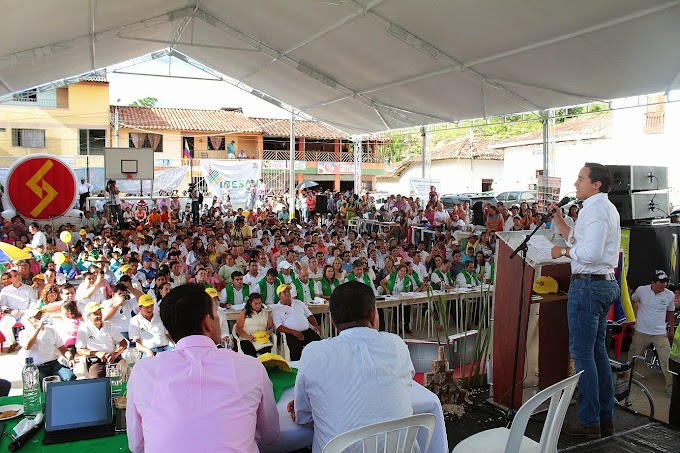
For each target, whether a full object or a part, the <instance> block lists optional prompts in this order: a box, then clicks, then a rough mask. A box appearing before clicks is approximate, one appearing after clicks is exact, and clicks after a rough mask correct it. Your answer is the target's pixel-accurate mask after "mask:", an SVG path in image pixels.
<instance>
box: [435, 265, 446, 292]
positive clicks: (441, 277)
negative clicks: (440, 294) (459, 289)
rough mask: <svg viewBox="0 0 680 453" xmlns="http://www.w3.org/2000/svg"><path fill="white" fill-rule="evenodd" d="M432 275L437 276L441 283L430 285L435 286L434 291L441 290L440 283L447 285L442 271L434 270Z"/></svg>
mask: <svg viewBox="0 0 680 453" xmlns="http://www.w3.org/2000/svg"><path fill="white" fill-rule="evenodd" d="M434 273H435V274H437V275H438V276H439V280H440V281H441V283H434V282H432V284H433V285H434V286H435V288H436V289H442V283H443V284H445V285H446V284H449V282H448V281H447V280H446V277H445V276H444V274H443V273H442V271H440V270H439V269H435V270H434Z"/></svg>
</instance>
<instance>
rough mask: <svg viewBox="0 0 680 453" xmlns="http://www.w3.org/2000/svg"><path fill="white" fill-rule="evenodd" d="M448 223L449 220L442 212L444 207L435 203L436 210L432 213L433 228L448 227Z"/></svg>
mask: <svg viewBox="0 0 680 453" xmlns="http://www.w3.org/2000/svg"><path fill="white" fill-rule="evenodd" d="M450 222H451V218H450V217H449V214H448V213H447V212H446V211H445V210H444V205H443V204H441V203H437V210H436V211H435V212H434V226H442V225H448V224H449V223H450Z"/></svg>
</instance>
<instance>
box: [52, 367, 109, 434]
mask: <svg viewBox="0 0 680 453" xmlns="http://www.w3.org/2000/svg"><path fill="white" fill-rule="evenodd" d="M115 433H116V431H115V428H114V424H113V410H112V408H111V380H110V379H109V378H101V379H85V380H80V381H70V382H55V383H52V384H50V385H48V386H47V394H46V396H45V436H44V438H43V444H45V445H49V444H58V443H63V442H73V441H76V440H84V439H94V438H97V437H106V436H113V435H114V434H115Z"/></svg>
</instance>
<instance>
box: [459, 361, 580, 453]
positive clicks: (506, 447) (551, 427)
mask: <svg viewBox="0 0 680 453" xmlns="http://www.w3.org/2000/svg"><path fill="white" fill-rule="evenodd" d="M581 373H583V371H581V372H580V373H578V374H576V375H574V376H571V377H568V378H567V379H565V380H563V381H561V382H558V383H557V384H554V385H551V386H550V387H548V388H547V389H545V390H542V391H540V392H538V393H537V394H536V395H534V396H533V397H531V399H529V401H527V402H526V403H524V404H523V405H522V407H520V408H519V410H518V411H517V414H516V415H515V419H514V420H513V422H512V428H510V429H508V428H494V429H487V430H486V431H482V432H481V433H477V434H474V435H472V436H470V437H468V438H467V439H465V440H463V441H462V442H460V443H459V444H458V445H456V447H455V448H454V449H453V453H463V452H465V453H474V452H483V453H494V452H504V453H516V452H521V453H525V452H531V453H534V452H536V453H539V452H540V453H557V441H558V439H559V438H560V431H561V430H562V423H563V422H564V416H565V415H566V414H567V409H568V408H569V403H570V402H571V397H572V395H573V394H574V390H575V389H576V384H578V379H579V377H580V376H581ZM548 399H550V407H549V408H548V415H547V416H546V418H545V424H544V425H543V431H542V432H541V442H540V443H538V442H536V441H534V440H532V439H529V438H528V437H525V436H524V431H525V430H526V427H527V423H528V422H529V417H531V414H532V413H533V411H534V410H536V408H537V407H538V406H540V405H541V404H542V403H543V402H544V401H546V400H548Z"/></svg>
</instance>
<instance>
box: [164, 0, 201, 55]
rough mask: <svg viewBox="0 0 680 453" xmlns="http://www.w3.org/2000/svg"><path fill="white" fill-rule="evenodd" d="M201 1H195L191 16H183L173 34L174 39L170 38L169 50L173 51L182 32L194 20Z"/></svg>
mask: <svg viewBox="0 0 680 453" xmlns="http://www.w3.org/2000/svg"><path fill="white" fill-rule="evenodd" d="M202 1H203V0H196V3H195V4H194V6H193V8H192V11H191V14H189V15H188V16H185V17H184V19H182V23H181V24H180V26H179V28H178V29H177V33H175V37H174V38H172V43H173V44H172V45H171V46H170V48H171V49H174V48H175V46H177V44H178V43H179V40H180V39H181V38H182V33H184V30H186V28H187V27H188V26H189V24H190V23H191V20H192V19H193V18H194V15H195V14H196V11H198V8H199V7H200V6H201V2H202Z"/></svg>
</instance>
